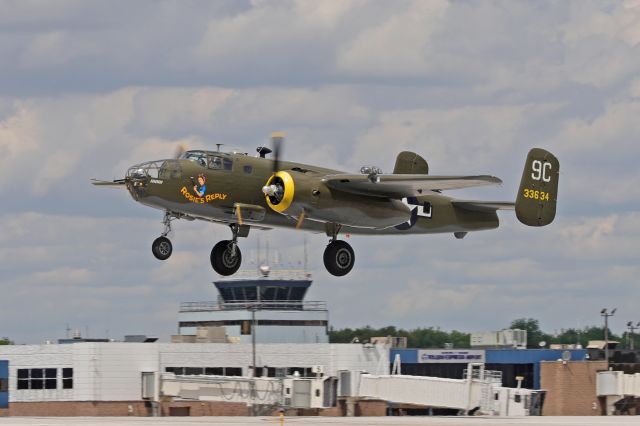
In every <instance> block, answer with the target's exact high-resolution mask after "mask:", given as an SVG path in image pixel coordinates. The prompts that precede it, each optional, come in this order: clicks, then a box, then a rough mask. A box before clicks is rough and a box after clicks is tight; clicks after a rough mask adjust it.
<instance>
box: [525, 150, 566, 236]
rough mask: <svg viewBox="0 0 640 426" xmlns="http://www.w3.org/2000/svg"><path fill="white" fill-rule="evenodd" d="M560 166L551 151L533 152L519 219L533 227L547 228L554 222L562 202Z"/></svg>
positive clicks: (528, 165)
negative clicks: (557, 209) (559, 179)
mask: <svg viewBox="0 0 640 426" xmlns="http://www.w3.org/2000/svg"><path fill="white" fill-rule="evenodd" d="M559 177H560V162H559V161H558V159H557V158H556V157H555V156H554V155H553V154H552V153H550V152H549V151H546V150H544V149H542V148H533V149H532V150H531V151H529V155H527V161H526V162H525V165H524V171H523V172H522V179H521V180H520V189H519V190H518V197H517V198H516V216H517V217H518V220H519V221H520V222H522V223H524V224H525V225H529V226H545V225H548V224H550V223H551V222H553V219H554V218H555V216H556V204H557V201H558V178H559Z"/></svg>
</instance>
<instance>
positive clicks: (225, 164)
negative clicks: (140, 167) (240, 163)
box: [207, 155, 233, 170]
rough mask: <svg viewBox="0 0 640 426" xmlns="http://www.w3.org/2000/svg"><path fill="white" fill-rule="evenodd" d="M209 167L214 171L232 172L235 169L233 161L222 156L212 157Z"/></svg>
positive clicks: (208, 162)
mask: <svg viewBox="0 0 640 426" xmlns="http://www.w3.org/2000/svg"><path fill="white" fill-rule="evenodd" d="M207 165H208V167H209V168H210V169H213V170H231V169H232V168H233V160H232V159H230V158H227V157H223V156H221V155H210V156H209V158H208V161H207Z"/></svg>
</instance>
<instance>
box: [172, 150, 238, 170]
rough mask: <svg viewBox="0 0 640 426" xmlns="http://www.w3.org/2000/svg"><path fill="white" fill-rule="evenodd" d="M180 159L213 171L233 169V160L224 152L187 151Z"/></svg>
mask: <svg viewBox="0 0 640 426" xmlns="http://www.w3.org/2000/svg"><path fill="white" fill-rule="evenodd" d="M180 158H181V159H185V160H190V161H193V162H194V163H198V164H199V165H200V166H202V167H206V168H209V169H212V170H231V169H232V168H233V159H232V158H231V157H230V156H229V155H228V154H226V153H223V152H210V151H209V152H207V151H186V152H185V153H183V154H182V155H181V156H180Z"/></svg>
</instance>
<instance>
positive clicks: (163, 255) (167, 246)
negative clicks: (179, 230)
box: [151, 212, 175, 260]
mask: <svg viewBox="0 0 640 426" xmlns="http://www.w3.org/2000/svg"><path fill="white" fill-rule="evenodd" d="M173 219H175V217H173V216H172V215H171V214H170V213H169V212H166V213H165V214H164V219H163V220H162V223H163V224H164V232H163V233H162V235H161V236H159V237H158V238H156V239H155V240H154V241H153V243H152V244H151V252H152V253H153V255H154V256H155V258H156V259H158V260H167V259H168V258H170V257H171V253H173V244H171V240H169V238H167V235H169V232H171V221H172V220H173Z"/></svg>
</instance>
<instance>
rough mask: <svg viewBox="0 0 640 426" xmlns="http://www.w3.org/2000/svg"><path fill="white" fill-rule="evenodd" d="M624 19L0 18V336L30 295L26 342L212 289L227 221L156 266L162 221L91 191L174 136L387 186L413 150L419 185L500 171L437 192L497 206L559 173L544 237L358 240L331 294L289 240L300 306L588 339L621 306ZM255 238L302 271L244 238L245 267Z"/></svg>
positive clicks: (618, 12)
mask: <svg viewBox="0 0 640 426" xmlns="http://www.w3.org/2000/svg"><path fill="white" fill-rule="evenodd" d="M114 4H115V6H114ZM124 7H126V10H127V13H126V14H122V13H121V10H122V8H124ZM638 11H639V8H638V3H637V2H636V3H633V2H624V3H623V2H620V3H612V4H603V3H598V2H594V3H586V2H582V1H576V2H563V3H552V4H548V5H545V6H540V5H537V4H535V5H534V4H530V3H522V2H521V3H517V2H510V3H495V2H482V3H473V2H471V3H469V2H444V1H437V2H423V1H402V2H394V3H386V2H377V1H374V2H367V1H353V2H344V1H337V0H336V1H323V2H316V1H286V2H270V1H252V2H235V1H229V2H194V3H186V4H183V3H180V4H179V5H176V4H174V3H172V2H155V1H150V2H144V1H140V2H135V3H131V2H121V3H117V2H116V3H112V2H109V3H108V4H107V3H104V4H103V3H100V2H86V1H81V2H77V1H68V2H57V3H56V5H55V7H53V6H48V5H46V4H42V3H41V2H13V3H10V4H9V5H5V8H4V9H3V13H2V14H0V33H1V34H0V35H2V37H0V55H1V57H2V58H3V78H2V79H0V96H1V97H0V194H1V196H2V203H1V204H0V209H2V213H1V216H0V259H1V260H0V270H1V271H2V281H3V288H4V289H5V290H6V291H5V292H4V293H3V298H2V301H0V320H2V321H3V322H4V323H13V322H12V321H11V320H12V318H14V316H17V315H19V314H20V313H21V312H23V311H25V310H27V309H30V307H31V305H30V303H31V300H33V299H34V298H36V299H38V300H46V303H45V304H43V306H44V307H43V308H42V310H41V311H40V312H38V313H34V315H33V318H32V321H30V322H29V324H20V325H18V326H16V328H15V330H14V331H13V332H12V334H15V335H18V336H26V337H25V339H24V340H29V339H31V340H33V339H40V338H41V337H43V336H46V337H54V336H52V334H53V335H55V334H56V333H57V331H58V330H63V326H60V324H64V323H66V322H69V321H72V322H73V321H77V322H78V323H79V324H83V322H85V321H93V322H92V324H90V326H91V328H92V329H104V328H107V327H106V326H105V324H110V325H109V326H108V327H109V328H110V329H111V330H112V331H113V330H117V332H118V333H120V334H124V333H126V332H129V331H130V327H131V324H134V323H135V324H136V327H137V329H144V330H140V331H141V332H150V333H152V332H153V333H156V334H163V333H164V334H168V333H169V332H167V330H171V331H172V330H173V329H174V327H175V310H176V308H177V303H178V302H179V301H180V300H179V299H181V300H188V299H191V300H198V299H208V298H212V297H214V295H213V294H212V290H211V285H210V281H212V280H213V279H215V278H216V276H215V274H214V273H213V272H212V270H211V269H210V267H209V261H208V256H209V251H210V250H211V247H212V246H213V244H214V243H215V242H216V241H218V240H221V239H227V238H229V231H228V229H226V228H225V227H221V226H215V225H211V224H205V223H199V222H193V223H181V222H178V223H176V224H175V227H174V234H173V236H172V239H173V242H174V250H175V254H174V257H172V259H170V260H169V261H168V262H165V263H160V262H159V261H157V260H155V259H154V258H153V257H152V255H151V254H150V247H149V246H150V243H151V241H152V240H153V239H154V238H155V237H157V236H158V235H159V233H160V231H161V229H162V225H161V224H160V220H161V217H160V216H161V215H160V214H159V212H157V211H152V210H150V209H145V208H144V207H142V206H140V205H136V204H134V203H133V202H132V200H131V198H130V197H129V195H128V194H127V193H126V191H122V192H118V191H111V190H99V189H97V188H94V187H92V186H91V185H89V182H88V179H89V178H91V177H99V178H107V179H108V178H118V177H122V175H123V173H124V172H125V171H126V168H127V167H129V166H130V165H131V164H133V163H137V162H141V161H145V160H152V159H158V158H162V157H167V156H171V155H173V152H174V150H175V148H176V145H178V144H180V143H184V144H186V145H187V146H189V147H192V148H200V147H214V146H215V143H217V142H220V143H224V144H226V145H227V146H228V147H236V146H237V147H240V148H244V149H245V150H246V151H247V152H254V151H253V149H254V148H255V147H256V146H258V145H260V144H262V143H265V142H267V141H268V137H269V134H270V132H271V131H272V130H281V129H282V130H285V131H286V132H287V142H286V146H285V149H284V155H285V157H286V158H287V159H292V160H297V161H303V162H307V163H310V164H318V165H323V166H327V167H332V168H337V169H344V170H347V171H356V170H358V168H359V166H360V165H362V164H376V165H379V166H382V168H383V169H384V170H386V171H390V170H391V168H392V167H393V163H394V159H395V155H396V153H397V152H398V151H400V150H403V149H409V150H414V151H416V152H418V153H419V154H421V155H423V156H424V157H425V158H426V159H427V160H428V161H429V164H430V166H431V170H432V172H433V173H438V174H452V173H454V174H466V173H489V174H494V175H496V176H500V177H502V178H503V179H504V181H505V184H504V187H502V188H497V189H490V188H487V189H478V190H477V191H476V190H474V191H464V192H451V193H450V195H459V196H472V197H474V198H480V199H482V198H487V199H490V198H494V199H505V200H511V199H513V198H514V195H515V190H516V188H517V185H518V179H519V177H520V173H521V167H522V162H523V160H524V156H525V154H526V152H527V151H528V149H529V148H531V147H532V146H542V147H546V148H549V149H550V150H551V151H553V152H554V153H556V154H557V156H558V157H559V158H560V162H561V164H562V171H563V172H562V175H561V182H560V200H559V204H558V217H557V219H556V222H555V223H554V224H553V225H551V226H550V227H546V228H543V229H533V228H527V227H524V226H522V225H520V224H519V223H518V222H517V220H516V219H515V218H514V217H513V215H512V214H510V213H508V212H505V213H500V216H501V221H502V227H501V228H500V229H498V230H497V231H493V232H486V233H477V234H472V235H469V236H467V238H465V239H464V240H462V241H458V240H455V239H454V238H453V237H452V236H451V235H440V236H416V237H406V238H405V237H397V238H386V237H359V236H354V237H352V238H350V239H349V241H350V242H351V243H352V244H353V246H354V247H355V249H356V256H357V264H356V268H355V269H354V271H353V272H352V273H351V274H350V275H348V276H347V277H344V278H342V279H336V278H334V277H331V276H329V274H328V273H327V272H325V271H324V268H323V265H322V260H321V255H322V250H323V249H324V246H325V244H326V237H325V236H324V235H308V237H307V238H308V241H309V248H308V252H309V263H310V265H311V268H312V270H313V271H314V272H315V275H316V279H317V282H316V283H315V285H314V287H313V288H312V290H311V294H310V296H309V297H313V298H317V299H327V300H328V302H329V305H330V308H331V312H332V322H333V323H334V324H335V325H337V326H353V325H360V324H366V323H371V324H372V325H386V324H389V323H394V324H397V325H399V326H405V327H415V326H425V325H426V326H429V325H440V326H443V327H445V328H449V327H458V328H460V329H465V330H468V329H469V327H470V326H469V324H473V325H474V326H475V327H477V328H478V329H490V328H501V327H504V326H506V325H508V321H510V320H511V319H513V318H515V317H518V316H533V317H538V318H544V319H545V320H544V321H546V324H550V325H551V326H552V327H553V326H556V327H557V324H561V325H565V326H566V325H573V321H574V319H575V318H576V317H579V318H584V321H585V323H584V324H588V323H589V321H590V320H589V319H590V318H592V314H593V312H595V313H596V314H597V310H598V309H599V308H601V306H600V305H601V304H602V303H605V302H606V304H607V305H611V306H614V305H616V306H619V307H620V309H622V308H623V307H624V309H626V310H627V311H628V312H631V311H632V309H633V297H630V296H632V295H633V294H634V292H637V290H638V285H636V284H635V281H634V280H633V277H634V276H636V275H637V274H638V272H639V271H638V270H637V269H638V268H637V255H636V254H635V253H636V251H637V239H638V236H639V233H640V228H639V224H640V219H639V217H638V215H637V213H636V211H637V210H638V201H637V200H638V199H639V198H638V197H640V186H638V185H637V182H638V180H639V179H640V174H639V172H638V171H637V164H636V163H637V160H636V159H637V157H638V153H639V151H638V147H637V144H636V141H637V140H638V139H639V138H640V128H639V127H638V120H637V117H638V116H639V114H640V108H639V107H638V104H639V103H638V99H639V98H640V88H639V87H640V83H639V81H640V80H639V79H638V75H639V70H640V62H639V61H640V59H638V58H640V55H638V52H637V50H638V43H639V42H640V36H639V34H640V31H639V26H638V16H639V15H638ZM141 23H144V24H141ZM257 235H260V237H261V238H262V241H263V243H264V241H265V240H266V238H269V239H270V242H271V251H272V252H275V251H276V250H278V251H279V252H280V253H281V257H282V258H283V259H284V263H288V264H297V262H300V260H301V253H302V243H301V241H302V235H301V234H300V233H294V232H288V231H287V232H285V231H281V230H273V231H269V232H254V231H252V233H251V236H250V238H249V239H247V240H242V241H241V247H242V249H243V253H244V255H245V259H246V262H247V263H246V265H248V266H252V267H255V260H254V261H253V264H252V261H251V259H255V257H256V255H255V243H256V236H257ZM603 283H606V285H603ZM567 300H571V301H573V302H572V304H570V305H568V304H567V302H566V301H567ZM114 306H117V310H114ZM496 306H500V307H501V311H500V314H499V315H497V314H496V309H495V307H496ZM592 311H593V312H592ZM596 320H597V315H596ZM543 326H545V324H543ZM10 331H11V330H10ZM8 332H9V331H8ZM57 334H58V335H59V334H60V333H57ZM114 334H115V333H114ZM18 340H22V339H20V338H19V337H18Z"/></svg>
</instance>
